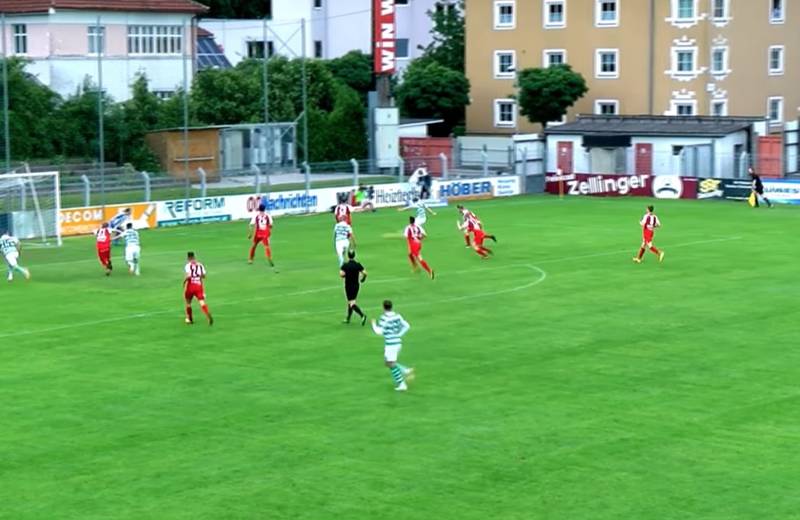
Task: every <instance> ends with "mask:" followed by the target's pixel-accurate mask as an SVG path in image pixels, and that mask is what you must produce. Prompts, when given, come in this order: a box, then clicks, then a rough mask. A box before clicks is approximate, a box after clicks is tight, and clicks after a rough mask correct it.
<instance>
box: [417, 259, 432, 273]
mask: <svg viewBox="0 0 800 520" xmlns="http://www.w3.org/2000/svg"><path fill="white" fill-rule="evenodd" d="M419 264H420V265H421V266H422V268H423V269H425V272H426V273H428V274H431V268H430V266H429V265H428V262H426V261H425V260H420V261H419Z"/></svg>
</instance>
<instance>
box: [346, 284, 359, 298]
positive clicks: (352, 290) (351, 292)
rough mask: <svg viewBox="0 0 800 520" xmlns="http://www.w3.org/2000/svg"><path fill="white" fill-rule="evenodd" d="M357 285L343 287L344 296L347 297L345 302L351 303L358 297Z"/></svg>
mask: <svg viewBox="0 0 800 520" xmlns="http://www.w3.org/2000/svg"><path fill="white" fill-rule="evenodd" d="M358 289H359V287H358V284H354V285H351V284H345V286H344V294H345V296H346V297H347V301H353V300H355V299H356V297H358Z"/></svg>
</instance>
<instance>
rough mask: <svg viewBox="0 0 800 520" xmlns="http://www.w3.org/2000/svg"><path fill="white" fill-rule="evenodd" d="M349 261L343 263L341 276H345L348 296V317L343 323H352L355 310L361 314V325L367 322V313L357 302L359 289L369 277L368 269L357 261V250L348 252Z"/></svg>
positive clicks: (346, 294) (345, 287)
mask: <svg viewBox="0 0 800 520" xmlns="http://www.w3.org/2000/svg"><path fill="white" fill-rule="evenodd" d="M347 258H348V259H349V260H348V261H347V262H345V263H344V264H342V267H341V270H340V271H339V276H341V277H342V278H344V294H345V296H346V297H347V318H346V319H345V320H344V322H343V323H350V318H351V317H352V316H353V312H355V313H356V314H358V315H359V316H361V326H362V327H363V326H364V324H365V323H366V322H367V315H366V314H364V312H363V311H362V310H361V309H360V308H359V307H358V304H356V298H357V297H358V289H359V287H360V285H361V284H362V283H364V281H365V280H366V279H367V271H366V269H364V266H363V265H361V264H359V263H358V262H356V252H355V251H349V252H348V253H347Z"/></svg>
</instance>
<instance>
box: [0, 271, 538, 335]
mask: <svg viewBox="0 0 800 520" xmlns="http://www.w3.org/2000/svg"><path fill="white" fill-rule="evenodd" d="M516 267H525V268H528V269H532V270H534V271H538V272H539V273H540V275H541V276H540V277H539V278H538V279H537V280H534V281H533V282H530V283H528V284H524V285H520V286H515V287H512V288H510V289H501V290H498V291H490V292H485V293H479V294H471V295H465V296H458V297H454V298H445V299H439V300H433V301H430V302H422V304H425V305H428V304H432V303H447V302H453V301H462V300H469V299H474V298H485V297H487V296H494V295H497V294H507V293H512V292H517V291H521V290H524V289H528V288H529V287H533V286H534V285H538V284H540V283H542V282H543V281H544V280H545V279H546V278H547V273H546V272H545V271H544V270H542V269H540V268H538V267H536V266H533V265H530V264H512V265H503V266H493V267H487V268H477V269H465V270H461V271H451V272H449V273H446V274H447V275H448V276H451V275H455V274H465V273H474V272H483V271H496V270H500V269H510V268H516ZM412 280H414V278H409V277H403V278H385V279H383V280H375V281H371V282H370V285H375V284H386V283H397V282H407V281H412ZM341 289H342V286H341V285H336V286H329V287H319V288H316V289H308V290H304V291H295V292H291V293H286V294H284V295H283V296H285V297H291V296H303V295H306V294H314V293H319V292H326V291H333V290H341ZM273 298H274V296H258V297H255V298H247V299H245V300H238V301H230V302H225V301H223V302H218V303H215V304H214V306H215V307H222V306H229V305H240V304H242V303H250V302H253V301H261V300H269V299H273ZM419 305H420V304H419V303H417V304H409V305H405V306H404V307H412V306H414V307H415V306H419ZM174 313H176V311H175V310H174V309H170V310H163V311H152V312H141V313H134V314H128V315H125V316H116V317H113V318H104V319H102V320H92V321H81V322H75V323H69V324H65V325H58V326H55V327H48V328H44V329H36V330H24V331H19V332H12V333H8V334H0V339H2V338H13V337H19V336H32V335H35V334H44V333H50V332H58V331H61V330H68V329H75V328H81V327H87V326H95V325H103V324H106V323H115V322H119V321H125V320H130V319H136V318H149V317H152V316H159V315H164V314H174ZM267 314H269V313H267ZM291 314H293V315H296V314H304V312H303V311H300V312H293V313H291ZM260 315H261V316H263V313H262V314H260Z"/></svg>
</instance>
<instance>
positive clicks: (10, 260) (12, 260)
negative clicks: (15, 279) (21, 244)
mask: <svg viewBox="0 0 800 520" xmlns="http://www.w3.org/2000/svg"><path fill="white" fill-rule="evenodd" d="M18 259H19V253H17V252H16V251H15V252H13V253H8V254H7V255H6V263H7V264H8V266H9V267H17V260H18Z"/></svg>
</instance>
